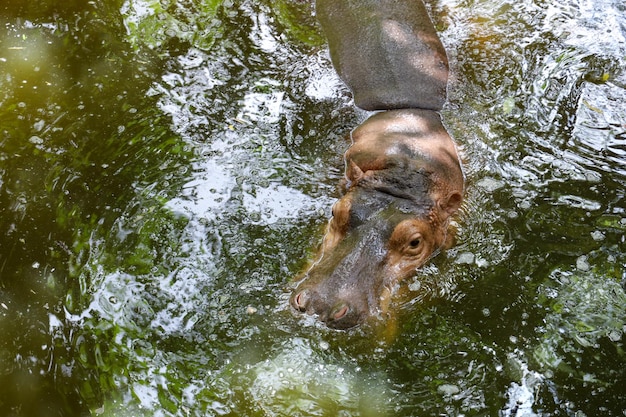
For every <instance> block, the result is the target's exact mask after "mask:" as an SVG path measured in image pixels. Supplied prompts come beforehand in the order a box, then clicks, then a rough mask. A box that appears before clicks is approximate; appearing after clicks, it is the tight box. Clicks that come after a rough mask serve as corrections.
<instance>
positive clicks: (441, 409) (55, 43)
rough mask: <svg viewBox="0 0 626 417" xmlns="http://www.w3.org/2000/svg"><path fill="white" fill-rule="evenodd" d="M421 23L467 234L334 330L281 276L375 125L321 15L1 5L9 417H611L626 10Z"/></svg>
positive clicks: (1, 214)
mask: <svg viewBox="0 0 626 417" xmlns="http://www.w3.org/2000/svg"><path fill="white" fill-rule="evenodd" d="M36 3H38V4H36ZM429 6H430V8H431V9H432V11H433V17H434V19H435V21H436V24H437V27H438V29H439V30H440V33H441V36H442V40H443V41H444V44H445V45H446V47H447V49H448V52H449V55H450V59H451V63H452V67H453V70H454V74H455V77H454V80H453V82H452V83H451V86H450V101H449V103H448V106H447V108H446V110H445V112H444V119H445V121H446V124H447V126H448V128H449V130H450V131H451V133H452V134H453V136H454V137H455V138H456V139H457V141H458V142H459V143H460V144H461V145H462V147H463V149H464V153H465V155H466V160H467V165H466V169H467V177H468V192H467V201H466V204H465V207H464V212H463V215H462V216H461V218H460V219H459V222H458V223H459V225H458V227H459V233H458V244H457V246H456V247H455V248H454V249H452V250H450V251H448V252H447V253H445V254H442V255H439V256H438V257H437V258H436V259H435V261H434V262H433V263H432V264H431V265H429V266H428V267H427V268H425V269H424V270H423V271H421V272H420V274H418V276H416V278H415V279H414V280H413V281H412V282H409V283H407V286H406V290H407V292H408V294H407V295H406V296H399V297H398V298H397V299H396V300H395V305H396V311H397V317H396V319H395V320H394V321H393V322H392V323H380V324H374V325H372V326H370V327H365V328H362V329H359V330H355V331H350V332H336V331H331V330H328V329H325V328H323V327H321V326H319V325H318V324H316V323H315V322H314V321H312V320H304V321H303V319H302V318H301V317H298V316H296V315H294V314H292V313H291V311H290V310H289V307H288V304H287V297H288V294H289V280H290V278H291V277H293V276H294V275H295V274H297V272H298V271H299V270H300V269H301V268H302V267H303V266H304V265H305V264H306V261H307V259H308V258H309V257H310V256H311V250H312V249H313V248H314V247H315V245H316V244H317V243H318V242H319V241H320V238H321V230H322V227H323V226H324V224H325V222H326V219H327V217H328V215H329V212H330V205H331V203H332V202H333V201H334V199H335V198H336V197H337V196H338V187H337V184H338V182H339V180H340V179H341V177H342V173H343V164H342V153H343V151H344V150H345V149H346V147H347V145H348V144H347V142H346V141H345V139H344V135H345V134H346V133H347V132H348V131H349V130H350V129H351V128H352V127H354V126H355V125H356V124H358V123H359V121H361V120H363V119H364V118H365V117H366V116H367V115H366V114H364V113H361V112H357V111H355V109H354V108H353V106H352V105H351V103H350V97H349V95H348V93H347V91H346V89H345V87H343V86H342V85H341V83H340V82H339V81H338V80H337V78H336V75H335V74H334V71H333V70H332V68H331V66H330V63H329V60H328V57H327V53H326V51H325V49H324V45H323V40H322V39H323V38H322V37H321V34H320V33H319V31H318V29H317V28H316V26H315V19H314V17H313V16H312V6H311V4H308V3H303V2H299V1H287V0H282V1H272V2H270V1H264V0H263V1H253V0H249V1H248V0H243V1H231V0H221V1H220V0H206V1H199V0H185V1H178V2H175V1H163V0H161V1H158V0H126V1H121V0H107V1H98V2H82V1H64V2H54V1H47V2H31V3H29V2H24V1H17V0H8V1H7V0H5V1H4V2H3V4H2V6H0V236H1V237H0V335H1V336H0V387H1V389H0V415H2V416H5V415H6V416H39V415H41V416H53V415H89V414H92V415H104V416H131V415H145V416H170V415H176V416H187V415H194V416H196V415H198V416H199V415H203V416H204V415H216V416H217V415H231V416H310V415H323V416H433V415H449V416H458V415H466V416H493V415H498V414H499V415H503V416H532V415H542V416H544V415H546V416H547V415H553V416H570V415H571V416H584V415H586V416H600V415H602V416H620V415H625V414H626V391H625V390H624V386H625V384H626V353H625V351H624V348H625V346H624V344H625V340H626V336H624V334H625V333H626V293H625V285H626V268H625V266H624V265H625V263H626V254H625V249H626V245H625V242H624V233H625V231H626V199H625V190H626V73H624V68H625V65H626V6H624V4H623V1H622V0H601V1H600V0H598V1H591V0H558V1H557V0H550V1H546V2H543V1H541V2H539V1H538V2H531V1H522V2H520V1H514V0H480V1H474V2H472V1H462V0H441V1H433V2H430V3H429ZM385 328H388V330H385Z"/></svg>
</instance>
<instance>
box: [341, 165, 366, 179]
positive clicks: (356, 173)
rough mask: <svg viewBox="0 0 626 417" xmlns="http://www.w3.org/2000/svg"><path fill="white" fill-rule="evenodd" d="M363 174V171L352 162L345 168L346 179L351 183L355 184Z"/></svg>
mask: <svg viewBox="0 0 626 417" xmlns="http://www.w3.org/2000/svg"><path fill="white" fill-rule="evenodd" d="M364 175H365V174H364V173H363V170H362V169H361V168H359V166H358V165H357V164H356V162H354V161H353V160H350V164H349V166H348V167H347V168H346V177H348V181H350V182H351V183H357V182H359V180H360V179H361V178H363V176H364Z"/></svg>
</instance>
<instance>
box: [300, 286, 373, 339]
mask: <svg viewBox="0 0 626 417" xmlns="http://www.w3.org/2000/svg"><path fill="white" fill-rule="evenodd" d="M290 301H291V306H292V307H293V308H294V309H296V310H297V311H299V312H302V313H307V314H310V315H316V316H317V317H318V318H319V320H320V321H322V322H324V323H325V324H326V325H327V326H328V327H330V328H333V329H340V330H344V329H349V328H351V327H354V326H357V325H358V324H360V323H361V322H362V321H363V320H364V319H365V318H366V317H367V316H368V315H369V306H368V305H366V304H364V303H363V302H355V300H342V299H335V300H333V303H332V304H331V303H328V302H327V300H326V299H325V297H324V296H322V295H321V294H320V293H319V292H317V291H315V290H314V289H312V288H307V289H303V290H298V291H296V292H295V293H294V294H293V295H292V297H291V300H290Z"/></svg>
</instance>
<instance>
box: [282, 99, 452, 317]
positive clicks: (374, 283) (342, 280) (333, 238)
mask: <svg viewBox="0 0 626 417" xmlns="http://www.w3.org/2000/svg"><path fill="white" fill-rule="evenodd" d="M352 140H353V144H352V146H351V147H350V149H348V151H347V152H346V155H345V160H346V177H347V180H348V181H347V188H348V189H347V193H346V194H345V195H344V196H343V197H342V198H341V199H339V200H338V201H337V202H336V203H335V205H334V206H333V217H332V218H331V220H330V222H329V225H328V228H327V231H326V234H325V236H324V240H323V242H322V246H321V249H320V254H319V256H318V259H317V261H316V262H315V263H314V264H313V265H312V266H311V267H310V268H309V270H308V271H307V272H306V273H305V274H304V277H302V279H301V281H300V283H299V285H298V286H297V288H296V289H295V291H294V293H293V295H292V297H291V305H292V306H293V307H294V308H295V309H296V310H298V311H300V312H306V313H308V314H315V315H317V316H318V318H319V319H320V320H321V321H323V322H325V323H326V324H327V325H328V326H329V327H332V328H337V329H346V328H350V327H353V326H356V325H358V324H359V323H361V322H363V321H365V320H366V319H367V318H368V317H370V316H372V315H375V314H377V313H378V312H380V311H381V310H382V309H384V308H382V307H383V306H384V304H385V303H383V302H382V301H383V300H384V299H385V298H387V297H388V296H389V295H390V294H391V293H392V291H393V288H394V286H395V285H396V284H397V283H398V282H400V281H402V280H404V279H406V278H409V277H410V276H412V275H414V274H415V273H416V271H417V269H418V268H419V267H421V266H422V265H424V264H425V263H426V262H427V261H428V260H429V259H430V258H431V257H432V256H433V255H434V254H436V253H437V252H438V250H439V249H441V248H443V247H445V246H446V243H447V242H449V240H450V239H449V237H450V236H449V235H448V227H449V219H450V216H451V214H452V213H454V212H455V211H456V210H457V209H458V207H459V205H460V204H461V199H462V190H463V175H462V172H461V168H460V164H459V160H458V156H457V153H456V148H455V146H454V143H453V142H452V140H451V138H450V137H449V136H448V134H447V133H446V131H445V129H444V128H443V126H442V125H441V123H440V122H439V116H438V115H437V114H436V113H435V112H429V111H423V110H395V111H389V112H384V113H379V114H377V115H374V116H372V117H371V118H369V119H368V120H367V121H365V122H364V123H363V124H361V125H360V126H359V127H358V128H356V129H355V130H354V131H353V132H352Z"/></svg>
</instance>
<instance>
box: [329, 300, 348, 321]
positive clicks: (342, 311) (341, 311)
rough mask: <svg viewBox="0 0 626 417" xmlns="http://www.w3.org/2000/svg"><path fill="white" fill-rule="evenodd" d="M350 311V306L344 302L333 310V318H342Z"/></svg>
mask: <svg viewBox="0 0 626 417" xmlns="http://www.w3.org/2000/svg"><path fill="white" fill-rule="evenodd" d="M348 311H350V307H348V306H347V305H345V304H344V305H342V306H339V307H338V308H336V309H335V311H333V314H332V318H333V319H334V320H339V319H340V318H342V317H343V316H345V315H346V314H348Z"/></svg>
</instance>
